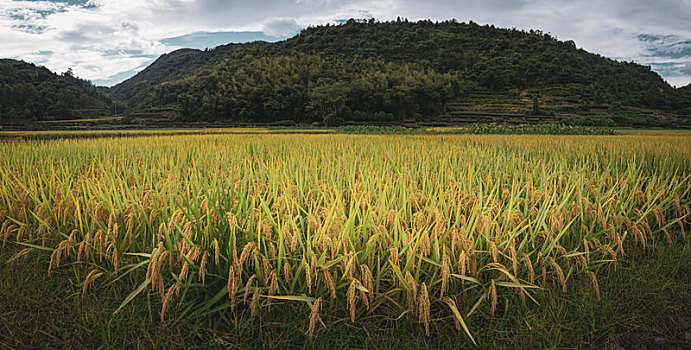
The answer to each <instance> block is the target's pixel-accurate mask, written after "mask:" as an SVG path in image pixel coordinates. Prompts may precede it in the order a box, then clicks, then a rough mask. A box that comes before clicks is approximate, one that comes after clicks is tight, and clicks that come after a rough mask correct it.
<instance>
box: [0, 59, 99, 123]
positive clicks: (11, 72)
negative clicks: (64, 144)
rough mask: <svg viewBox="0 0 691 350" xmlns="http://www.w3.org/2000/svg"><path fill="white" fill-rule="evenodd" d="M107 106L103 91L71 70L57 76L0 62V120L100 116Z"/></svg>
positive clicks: (21, 64) (27, 65)
mask: <svg viewBox="0 0 691 350" xmlns="http://www.w3.org/2000/svg"><path fill="white" fill-rule="evenodd" d="M111 104H112V101H111V98H110V97H108V96H106V95H105V94H104V89H102V88H98V87H96V86H94V85H93V84H91V82H89V81H87V80H82V79H79V78H76V77H74V76H73V75H72V73H71V71H68V72H65V73H63V74H62V75H57V74H55V73H53V72H51V71H50V70H48V69H47V68H45V67H39V66H36V65H34V64H31V63H26V62H23V61H17V60H11V59H1V60H0V121H1V120H48V119H66V118H72V117H75V116H79V115H102V114H106V113H108V112H109V111H110V106H111Z"/></svg>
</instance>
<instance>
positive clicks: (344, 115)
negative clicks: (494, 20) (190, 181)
mask: <svg viewBox="0 0 691 350" xmlns="http://www.w3.org/2000/svg"><path fill="white" fill-rule="evenodd" d="M440 78H441V79H442V80H443V82H442V81H440ZM111 91H112V92H113V94H114V96H116V97H117V98H119V99H122V100H123V101H125V102H127V103H128V104H129V106H130V107H131V108H132V109H134V110H141V109H146V108H151V107H158V108H161V107H166V106H167V107H169V108H175V109H176V110H177V111H178V114H179V115H180V116H181V117H182V118H183V119H187V120H222V121H230V122H236V121H246V122H247V121H255V122H270V121H277V120H293V121H295V122H313V121H318V122H319V121H326V119H325V118H327V117H328V118H330V120H336V122H338V121H339V120H341V119H343V121H346V122H347V121H354V122H358V121H362V122H368V121H369V122H372V121H377V122H391V121H404V120H421V119H423V120H427V119H431V120H449V121H451V122H454V121H463V120H466V119H468V118H465V117H468V116H469V117H471V119H472V116H473V115H475V114H483V115H486V114H487V113H494V114H497V115H499V116H504V117H508V118H512V117H513V116H522V117H524V116H526V115H528V114H539V115H551V116H554V115H557V116H559V115H566V116H570V115H579V117H580V115H600V114H604V113H613V114H617V115H624V114H627V115H631V114H633V115H634V116H633V119H631V118H630V117H629V116H626V117H621V118H619V117H617V116H613V117H608V121H607V122H606V123H605V124H607V123H610V122H612V123H617V124H622V125H647V124H652V125H656V124H659V125H660V126H664V125H668V126H669V125H671V124H673V123H676V122H677V121H675V120H672V119H669V118H662V119H661V118H660V117H659V116H660V115H665V114H669V115H673V116H675V117H674V118H678V117H681V118H685V114H683V115H679V114H676V113H673V111H678V110H687V109H688V106H690V105H691V101H690V100H691V99H689V96H688V95H686V94H683V93H682V92H681V91H680V90H677V89H674V88H672V87H671V86H670V85H669V84H667V83H666V82H664V81H663V80H662V78H661V77H660V76H659V75H658V74H657V73H655V72H653V71H651V70H650V67H645V66H641V65H638V64H634V63H626V62H617V61H614V60H611V59H607V58H604V57H602V56H599V55H595V54H591V53H588V52H586V51H584V50H582V49H578V48H577V47H576V44H575V43H573V42H572V41H566V42H562V41H558V40H556V39H555V38H552V37H551V36H549V35H547V34H544V33H542V32H540V31H530V32H525V31H518V30H513V29H499V28H495V27H494V26H480V25H477V24H475V23H472V22H471V23H469V24H465V23H456V22H454V21H447V22H441V23H433V22H431V21H420V22H408V21H395V22H385V23H380V22H375V21H367V22H363V21H355V20H350V21H348V22H347V23H345V24H342V25H336V26H333V25H326V26H319V27H311V28H308V29H305V30H303V31H302V32H301V33H300V34H298V35H297V36H295V37H293V38H290V39H288V40H285V41H282V42H278V43H273V44H269V43H265V42H255V43H249V44H229V45H223V46H219V47H217V48H215V49H212V50H206V51H200V50H191V49H183V50H178V51H175V52H172V53H170V54H167V55H164V56H161V57H160V58H159V59H158V60H157V61H155V62H154V63H153V64H152V65H150V66H149V67H148V68H146V69H145V70H144V71H142V72H141V73H139V74H137V75H136V76H134V77H133V78H131V79H129V80H127V81H124V82H123V83H121V84H118V85H117V86H115V87H113V88H112V89H111ZM327 95H328V96H327ZM471 97H472V98H471ZM478 97H479V98H478ZM346 107H347V108H346ZM356 115H357V116H356ZM454 116H458V118H456V119H454V118H455V117H454ZM464 118H465V119H464ZM557 118H558V117H557ZM617 118H618V119H617ZM521 120H525V118H521V119H517V120H516V121H517V122H519V121H521ZM579 120H580V119H579ZM682 122H685V121H682ZM589 123H590V122H589Z"/></svg>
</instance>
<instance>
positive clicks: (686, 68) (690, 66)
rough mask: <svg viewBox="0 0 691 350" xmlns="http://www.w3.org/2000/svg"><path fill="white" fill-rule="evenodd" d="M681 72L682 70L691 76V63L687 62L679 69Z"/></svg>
mask: <svg viewBox="0 0 691 350" xmlns="http://www.w3.org/2000/svg"><path fill="white" fill-rule="evenodd" d="M679 72H681V73H682V74H685V75H689V76H691V63H687V64H685V65H684V67H682V68H681V69H679Z"/></svg>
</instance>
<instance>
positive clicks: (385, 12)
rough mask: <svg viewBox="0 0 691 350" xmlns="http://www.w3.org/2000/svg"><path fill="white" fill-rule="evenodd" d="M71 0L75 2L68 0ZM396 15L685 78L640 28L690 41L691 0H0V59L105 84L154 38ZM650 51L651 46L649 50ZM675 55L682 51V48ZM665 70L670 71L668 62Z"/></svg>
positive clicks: (153, 53)
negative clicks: (545, 43)
mask: <svg viewBox="0 0 691 350" xmlns="http://www.w3.org/2000/svg"><path fill="white" fill-rule="evenodd" d="M71 3H75V2H71ZM397 16H401V17H406V18H409V19H411V20H417V19H426V18H431V19H433V20H444V19H450V18H456V19H458V20H459V21H470V20H472V21H475V22H478V23H482V24H484V23H492V24H495V25H497V26H499V27H509V28H510V27H515V28H519V29H540V30H542V31H544V32H549V33H551V34H552V35H555V36H557V37H558V38H559V39H561V40H574V41H575V42H576V43H577V45H578V46H579V47H583V48H584V49H586V50H588V51H591V52H596V53H600V54H602V55H604V56H608V57H612V58H617V59H622V60H627V61H636V62H640V63H643V64H651V65H653V68H656V69H657V67H661V66H660V65H657V66H656V65H655V63H663V62H668V63H669V61H670V60H675V62H674V63H675V65H674V66H665V67H668V68H667V69H665V70H660V72H661V73H662V74H664V76H665V77H666V78H667V79H668V81H670V82H672V79H671V78H674V81H675V82H680V81H687V83H688V82H691V74H690V73H689V72H688V70H687V69H685V66H684V64H685V63H686V62H688V61H689V60H691V57H684V56H682V57H669V52H667V53H665V52H656V51H655V50H651V46H650V45H662V42H658V43H652V44H651V43H650V42H644V41H642V40H641V39H640V37H639V36H640V35H641V34H645V35H658V36H661V37H669V36H674V37H675V38H677V39H675V40H677V42H679V43H683V42H684V41H685V40H689V39H691V26H689V25H688V18H691V3H689V0H658V1H655V2H650V1H647V0H580V1H577V0H559V1H554V0H518V1H509V0H464V1H461V0H428V1H424V2H423V1H418V0H380V1H377V0H290V1H286V0H255V1H247V0H234V1H227V0H148V1H131V0H89V1H88V2H84V5H70V4H69V3H67V2H53V1H47V0H43V1H7V0H4V1H0V37H1V38H2V44H1V45H0V56H2V57H13V58H19V59H24V60H29V61H32V62H36V63H39V64H43V65H45V66H46V67H48V68H50V69H52V70H55V71H58V72H61V71H64V70H66V69H67V68H68V67H72V68H73V69H74V71H75V73H76V74H77V75H79V76H81V77H84V78H88V79H93V80H95V81H98V82H104V83H112V82H114V80H119V79H122V78H123V77H124V76H127V75H128V74H130V73H124V72H132V71H134V70H137V69H142V67H143V66H144V65H146V64H147V63H149V62H151V61H152V60H153V59H154V58H155V57H157V56H158V55H160V54H162V53H165V52H169V51H172V50H174V49H176V48H177V47H175V46H169V45H164V44H162V43H161V42H160V40H162V39H165V38H171V37H178V36H184V35H187V34H190V33H200V32H228V31H263V32H265V34H267V35H270V36H283V35H289V34H292V33H294V32H295V31H297V30H299V29H300V28H304V27H307V26H308V25H317V24H324V23H328V22H333V21H335V20H338V19H344V18H350V17H355V18H363V17H375V18H377V19H381V20H387V19H395V18H396V17H397ZM653 49H654V47H653ZM680 49H681V50H682V51H683V47H682V48H680ZM669 67H671V68H669Z"/></svg>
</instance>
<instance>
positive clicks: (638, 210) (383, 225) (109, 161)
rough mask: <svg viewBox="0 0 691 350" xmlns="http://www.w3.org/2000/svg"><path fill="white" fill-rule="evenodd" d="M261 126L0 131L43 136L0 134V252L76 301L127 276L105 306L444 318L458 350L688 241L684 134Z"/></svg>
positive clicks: (339, 318) (355, 318)
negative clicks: (58, 278)
mask: <svg viewBox="0 0 691 350" xmlns="http://www.w3.org/2000/svg"><path fill="white" fill-rule="evenodd" d="M315 131H316V130H311V131H309V132H310V133H312V132H315ZM275 132H276V131H275V130H268V129H204V130H161V131H93V132H44V133H9V132H5V133H2V134H1V135H2V136H4V137H21V138H23V139H33V138H39V139H42V141H34V140H27V141H17V142H7V143H2V144H0V242H2V251H3V253H8V252H12V257H11V258H9V259H8V260H11V261H13V263H14V264H19V265H21V264H23V263H24V262H26V261H33V262H34V263H37V262H38V263H40V264H41V266H43V267H44V268H45V271H46V272H47V273H61V272H60V271H63V272H67V273H69V274H70V275H71V277H70V278H71V279H72V280H73V281H74V285H75V287H76V288H78V289H79V291H80V294H81V295H84V296H94V295H95V296H98V295H107V294H108V291H109V290H110V289H111V288H116V287H118V286H128V288H131V289H130V290H128V292H127V293H128V296H127V297H126V298H123V299H122V300H118V301H117V304H119V307H117V308H113V309H111V310H108V312H114V313H116V314H117V313H120V312H129V311H126V310H129V308H132V307H133V304H135V303H138V305H143V304H145V305H146V307H148V308H149V312H151V311H150V310H151V309H153V310H155V311H157V315H156V317H157V318H159V319H160V320H161V322H162V323H163V322H165V319H166V317H168V315H169V314H173V315H176V316H175V317H178V318H184V319H199V318H209V317H212V318H213V317H220V318H223V319H226V318H230V319H232V318H233V317H235V316H234V315H245V316H243V317H250V318H251V319H253V318H258V319H262V317H266V316H263V315H269V314H271V313H272V312H274V313H275V312H284V313H288V314H294V315H297V317H298V318H299V319H300V320H302V321H301V322H298V323H297V324H296V325H295V327H296V328H297V329H299V330H300V332H302V334H305V335H306V337H307V338H312V337H319V336H320V333H322V332H326V329H329V328H333V327H336V328H338V327H346V328H347V327H350V325H357V324H358V322H361V321H368V322H370V321H373V320H376V321H377V322H382V323H386V324H397V323H401V322H402V323H411V322H412V323H417V324H419V326H418V327H419V330H420V332H421V333H422V334H424V335H426V336H428V337H429V336H432V337H434V336H437V332H438V331H437V329H439V327H440V325H442V324H451V325H455V328H456V329H457V332H458V334H460V335H462V338H461V339H462V340H461V341H462V342H464V343H465V344H466V345H468V344H472V343H475V342H476V339H480V338H478V337H482V334H483V329H482V328H480V326H479V325H481V324H483V322H485V321H484V320H488V319H492V318H495V317H502V316H501V315H504V314H508V313H509V310H514V309H516V308H518V309H524V308H526V307H527V308H529V309H530V308H536V309H539V308H542V307H546V306H545V305H538V300H543V298H542V297H541V296H542V295H543V294H544V293H545V292H546V291H555V292H557V293H567V292H568V291H569V290H573V288H574V282H573V281H574V280H586V281H588V282H587V283H588V286H589V287H588V288H589V289H590V290H592V293H593V294H592V297H591V298H592V299H590V300H588V301H587V304H592V305H597V303H598V300H599V299H600V285H599V281H601V279H602V278H603V277H602V276H604V275H607V274H609V273H611V272H612V271H613V270H616V269H617V268H622V266H626V265H627V263H626V261H627V252H628V251H629V250H630V249H653V248H654V249H665V247H666V246H672V245H675V246H676V245H688V244H689V238H688V236H686V235H685V232H686V231H688V229H689V227H690V226H689V224H690V223H691V220H690V219H689V215H691V208H690V207H689V206H690V205H691V192H690V191H691V135H690V134H689V133H688V132H681V131H663V132H662V133H663V134H664V135H659V133H660V132H658V131H650V132H648V131H645V132H640V131H636V133H638V134H640V135H615V136H546V135H543V136H539V137H537V136H523V135H502V136H499V135H395V136H386V135H368V136H362V135H295V134H293V135H277V134H272V133H275ZM281 132H290V133H295V132H296V130H292V129H287V131H281ZM318 132H331V131H330V130H320V131H318ZM626 133H628V131H626ZM39 135H40V136H39ZM65 136H68V137H72V136H74V137H84V136H87V137H98V138H83V139H63V138H65ZM102 136H108V137H111V138H102ZM121 136H141V137H138V138H130V137H121ZM113 137H114V138H113ZM50 138H57V139H56V140H50ZM579 290H580V289H579ZM142 303H143V304H142ZM150 315H151V314H150V313H149V317H151V316H150ZM263 327H269V328H270V327H272V325H271V324H268V325H264V326H263ZM521 327H522V325H521ZM442 328H443V327H442ZM480 345H487V343H484V344H480Z"/></svg>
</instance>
